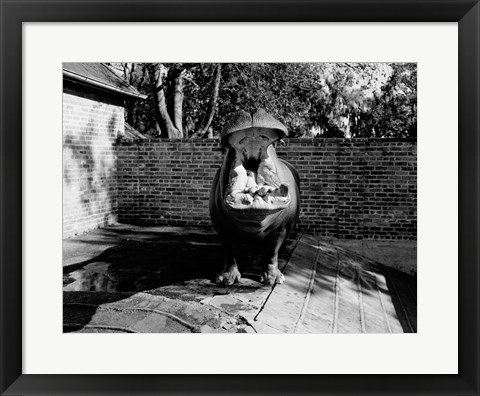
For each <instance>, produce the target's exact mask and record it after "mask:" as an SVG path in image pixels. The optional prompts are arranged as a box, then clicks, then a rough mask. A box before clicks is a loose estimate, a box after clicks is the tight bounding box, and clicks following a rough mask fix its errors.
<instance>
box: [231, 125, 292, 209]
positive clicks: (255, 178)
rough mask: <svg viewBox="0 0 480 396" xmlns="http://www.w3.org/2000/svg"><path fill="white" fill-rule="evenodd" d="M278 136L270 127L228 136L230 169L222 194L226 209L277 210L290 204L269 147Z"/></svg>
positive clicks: (275, 158)
mask: <svg viewBox="0 0 480 396" xmlns="http://www.w3.org/2000/svg"><path fill="white" fill-rule="evenodd" d="M279 137H281V136H279V134H278V132H277V131H276V130H274V129H271V128H255V127H252V128H248V129H242V130H240V131H236V132H233V133H232V134H231V135H230V136H229V137H228V144H229V146H230V152H229V156H230V159H229V162H230V161H231V168H230V174H229V184H228V188H227V190H226V194H225V203H226V204H227V206H228V207H230V208H232V209H237V210H248V209H254V210H267V211H277V210H281V209H284V208H286V207H287V206H288V205H289V204H290V201H291V198H290V194H289V186H288V184H287V183H284V182H282V180H281V175H279V172H278V169H277V166H276V163H278V159H277V157H276V153H275V148H274V146H273V145H272V144H273V143H274V142H276V141H277V140H278V139H279Z"/></svg>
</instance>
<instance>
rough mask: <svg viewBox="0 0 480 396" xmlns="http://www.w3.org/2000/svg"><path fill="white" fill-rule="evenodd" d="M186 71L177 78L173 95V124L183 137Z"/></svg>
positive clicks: (181, 72)
mask: <svg viewBox="0 0 480 396" xmlns="http://www.w3.org/2000/svg"><path fill="white" fill-rule="evenodd" d="M184 72H185V71H184V70H182V71H180V72H179V73H178V74H177V76H176V77H175V88H174V90H175V91H174V94H173V123H174V125H175V128H177V129H178V131H179V132H180V135H181V137H183V76H184Z"/></svg>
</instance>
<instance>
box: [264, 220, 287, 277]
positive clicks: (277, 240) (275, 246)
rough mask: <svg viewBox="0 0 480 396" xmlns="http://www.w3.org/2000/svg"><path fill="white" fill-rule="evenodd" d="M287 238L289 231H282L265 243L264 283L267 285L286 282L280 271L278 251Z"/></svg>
mask: <svg viewBox="0 0 480 396" xmlns="http://www.w3.org/2000/svg"><path fill="white" fill-rule="evenodd" d="M286 236H287V231H286V230H285V229H282V230H279V232H277V233H275V234H274V236H273V235H272V236H271V237H269V238H268V239H267V240H266V241H265V245H264V254H263V258H264V263H265V264H266V268H265V272H264V274H263V281H264V283H265V284H267V285H275V284H277V283H283V281H284V280H285V277H284V276H283V274H282V273H281V272H280V270H279V269H278V251H279V250H280V247H281V246H282V244H283V242H284V240H285V238H286Z"/></svg>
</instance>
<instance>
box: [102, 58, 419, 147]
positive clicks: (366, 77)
mask: <svg viewBox="0 0 480 396" xmlns="http://www.w3.org/2000/svg"><path fill="white" fill-rule="evenodd" d="M111 67H112V68H114V69H115V70H116V72H117V73H119V74H120V75H122V76H123V78H125V80H126V81H127V82H129V83H130V84H132V85H133V86H135V87H136V88H137V89H138V90H139V91H140V92H142V93H148V95H149V99H147V100H145V101H138V102H135V103H134V105H133V106H132V107H131V108H129V109H128V110H127V120H128V121H129V123H131V125H132V126H133V127H135V128H137V129H139V130H140V131H141V132H143V133H145V134H147V135H151V136H163V137H170V138H173V137H196V138H199V137H208V136H212V135H218V134H219V133H220V132H221V130H222V128H223V125H224V123H225V120H226V119H227V118H228V115H229V114H230V113H232V112H234V111H237V110H240V109H243V110H246V111H254V110H256V109H258V108H260V107H261V108H264V109H265V110H266V111H267V112H269V113H271V114H272V115H273V116H275V117H276V118H278V119H279V120H280V121H282V122H283V123H284V124H285V125H286V126H287V128H288V130H289V132H290V136H292V137H315V136H317V137H347V138H356V137H405V136H416V124H417V121H416V117H417V116H416V111H417V109H416V95H417V92H416V79H417V74H416V65H415V64H408V63H228V64H214V63H169V64H167V63H152V64H146V63H130V64H111Z"/></svg>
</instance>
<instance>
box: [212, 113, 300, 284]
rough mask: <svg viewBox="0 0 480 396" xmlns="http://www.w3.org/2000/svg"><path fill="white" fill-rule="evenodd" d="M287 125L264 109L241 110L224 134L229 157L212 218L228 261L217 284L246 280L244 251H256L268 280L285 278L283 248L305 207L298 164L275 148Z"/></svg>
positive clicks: (218, 178) (217, 182)
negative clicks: (241, 255)
mask: <svg viewBox="0 0 480 396" xmlns="http://www.w3.org/2000/svg"><path fill="white" fill-rule="evenodd" d="M287 135H288V131H287V128H286V127H285V126H284V125H283V124H282V123H281V122H280V121H278V120H276V119H275V118H274V117H273V116H271V115H270V114H268V113H266V112H265V111H264V110H258V111H256V112H255V113H254V114H250V113H247V112H246V111H240V112H237V113H235V115H234V116H233V117H231V119H230V120H229V121H227V123H226V124H225V127H224V128H223V130H222V132H221V143H222V147H223V149H224V159H223V163H222V165H221V167H220V169H219V170H218V171H217V173H216V175H215V178H214V180H213V185H212V189H211V193H210V205H209V206H210V217H211V219H212V223H213V226H214V228H215V230H216V231H217V233H218V235H219V237H220V240H221V242H222V244H223V246H224V248H225V253H226V254H225V265H224V268H223V270H222V272H221V273H220V274H219V275H218V276H217V277H216V283H218V284H223V285H232V284H233V283H235V282H237V281H240V278H241V275H240V272H239V270H238V266H237V262H238V256H239V252H240V251H241V249H244V248H245V246H248V247H247V249H256V252H255V253H256V254H258V257H259V258H260V260H261V261H262V263H261V264H262V266H263V268H264V272H263V274H262V281H263V282H264V283H266V284H267V285H274V284H277V283H282V282H283V281H284V279H285V278H284V275H283V274H282V273H281V272H280V270H279V268H278V252H279V250H280V247H281V246H282V244H283V243H284V241H285V240H286V238H287V237H288V235H289V233H290V232H291V230H292V229H293V227H294V225H295V222H296V221H297V219H298V215H299V211H300V180H299V176H298V173H297V171H296V170H295V168H294V167H293V166H292V165H291V164H289V163H288V162H287V161H284V160H282V159H279V158H278V157H277V154H276V151H275V147H276V145H277V143H278V142H279V141H282V142H283V140H282V139H283V138H284V137H285V136H287Z"/></svg>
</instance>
